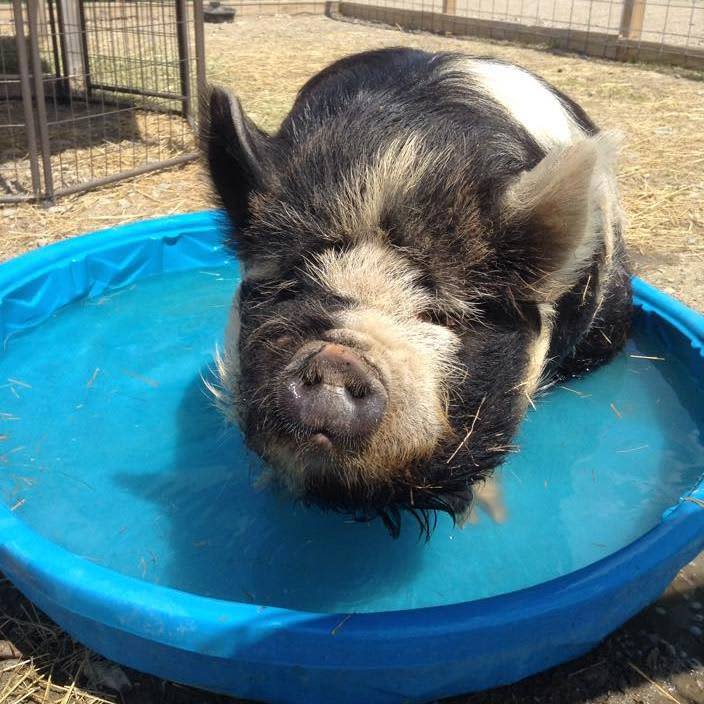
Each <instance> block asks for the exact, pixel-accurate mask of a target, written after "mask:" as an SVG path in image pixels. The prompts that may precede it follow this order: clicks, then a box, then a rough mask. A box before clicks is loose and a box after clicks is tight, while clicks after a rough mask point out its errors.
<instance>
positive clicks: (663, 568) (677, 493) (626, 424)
mask: <svg viewBox="0 0 704 704" xmlns="http://www.w3.org/2000/svg"><path fill="white" fill-rule="evenodd" d="M219 217H220V216H219V215H218V214H216V213H196V214H193V215H184V216H180V217H172V218H165V219H160V220H154V221H151V222H144V223H139V224H136V225H130V226H126V227H120V228H115V229H113V230H107V231H104V232H100V233H96V234H91V235H87V236H84V237H80V238H76V239H72V240H68V241H66V242H61V243H60V244H56V245H53V246H51V247H46V248H44V249H41V250H39V251H36V252H32V253H30V254H27V255H26V256H23V257H20V258H19V259H16V260H14V261H11V262H8V263H6V264H3V265H2V266H0V329H1V332H2V340H3V348H2V354H1V356H0V569H2V571H4V572H5V574H6V575H7V576H8V577H9V578H10V579H11V580H12V581H13V582H14V583H15V584H16V585H17V587H19V589H20V590H21V591H22V592H24V594H26V595H27V597H29V598H30V599H31V600H33V601H34V602H35V603H36V604H37V605H38V606H39V607H40V608H41V609H43V610H44V611H45V612H46V613H47V614H49V616H51V617H52V618H53V619H54V620H55V621H56V622H57V623H59V624H60V625H61V626H62V627H63V628H64V629H65V630H66V631H68V632H69V633H70V634H71V635H72V636H74V637H75V638H76V639H77V640H79V641H81V642H83V643H85V644H86V645H88V646H90V647H91V648H94V649H95V650H96V651H98V652H100V653H102V654H104V655H106V656H107V657H109V658H112V659H113V660H116V661H117V662H120V663H123V664H125V665H129V666H131V667H134V668H136V669H138V670H143V671H146V672H150V673H153V674H155V675H159V676H161V677H164V678H169V679H173V680H176V681H179V682H183V683H187V684H190V685H195V686H199V687H203V688H206V689H210V690H215V691H219V692H224V693H228V694H232V695H236V696H239V697H246V698H252V699H257V700H264V701H271V702H307V703H311V702H312V703H315V702H339V703H340V704H342V703H344V702H365V703H373V702H420V701H428V700H432V699H437V698H440V697H444V696H449V695H453V694H459V693H463V692H470V691H473V690H479V689H484V688H489V687H494V686H496V685H501V684H506V683H510V682H513V681H516V680H518V679H520V678H522V677H525V676H527V675H530V674H531V673H534V672H537V671H539V670H542V669H545V668H548V667H550V666H552V665H555V664H557V663H560V662H563V661H565V660H568V659H570V658H575V657H577V656H579V655H581V654H582V653H584V652H586V651H587V650H589V649H590V648H592V647H593V646H595V645H596V644H597V643H598V642H599V641H600V640H601V639H602V638H604V637H605V636H606V635H607V634H608V633H610V632H611V631H613V630H614V629H615V628H617V627H618V626H620V625H621V624H622V623H623V622H624V621H626V620H627V619H628V618H630V617H631V616H632V615H633V614H635V613H636V612H637V611H639V610H640V609H642V608H643V607H644V606H646V605H647V604H648V603H650V602H652V601H653V600H654V599H655V598H656V597H657V596H658V595H659V594H660V593H661V592H662V590H663V589H664V588H665V587H666V586H667V584H668V582H669V581H670V580H671V579H672V578H673V577H674V575H675V573H676V572H677V570H678V569H679V568H680V567H682V566H683V565H684V564H686V563H687V562H688V561H689V560H691V559H692V558H693V557H694V556H695V555H696V554H697V553H698V552H699V551H700V550H701V549H702V548H703V547H704V486H703V485H702V483H701V479H702V471H703V468H704V357H703V353H702V346H703V341H704V319H703V318H702V316H700V315H698V314H696V313H694V312H692V311H691V310H688V309H687V308H685V307H684V306H682V305H681V304H679V303H677V302H676V301H674V300H672V299H670V298H668V297H667V296H665V295H663V294H662V293H659V292H658V291H656V290H655V289H653V288H651V287H650V286H648V285H647V284H645V283H643V282H641V281H638V280H636V281H635V282H634V290H635V300H636V304H637V309H638V312H637V315H636V320H635V326H634V334H633V338H632V340H631V341H630V342H629V345H628V347H627V349H626V350H625V351H624V352H623V353H622V354H621V355H620V356H619V357H618V358H617V359H616V360H614V361H613V362H612V363H611V364H609V365H608V366H606V367H604V368H602V369H599V370H597V371H596V372H594V373H592V374H590V375H588V376H586V377H585V378H583V379H579V380H574V381H572V382H570V383H566V384H564V385H562V386H560V387H558V388H555V389H553V390H552V391H551V392H550V393H549V394H547V395H545V396H544V397H543V398H542V399H540V402H539V403H538V407H537V410H535V411H531V412H530V413H529V414H528V416H527V417H526V419H525V421H524V423H523V426H522V429H521V432H520V436H519V438H518V441H517V442H518V445H520V448H521V450H520V452H517V453H515V454H513V455H512V456H511V459H510V460H509V461H508V462H507V463H506V464H505V465H504V466H503V467H502V469H501V470H500V472H499V476H500V481H501V483H502V485H503V490H504V494H505V498H506V504H507V509H508V520H507V521H506V523H504V524H502V525H497V524H494V523H493V522H492V521H490V520H489V519H488V518H487V517H486V516H480V520H479V522H478V523H477V524H476V525H471V526H468V527H466V528H465V529H464V530H460V529H457V528H454V527H453V526H452V524H451V522H450V521H449V520H448V519H447V518H446V517H445V516H439V517H438V524H437V528H436V530H435V532H434V534H433V536H432V538H431V540H430V541H429V542H427V543H426V542H425V541H423V540H419V538H418V534H417V530H416V528H415V527H414V524H413V521H412V520H407V521H405V522H404V525H403V527H402V533H401V537H400V538H399V539H398V540H392V539H391V538H390V537H389V536H388V534H387V533H386V531H385V529H384V528H383V526H382V525H381V524H380V522H378V521H377V522H371V523H365V524H363V523H354V522H352V521H349V520H346V519H345V518H344V517H343V516H340V515H337V514H330V513H325V512H321V511H320V510H317V509H313V508H306V507H305V506H301V505H298V504H296V503H295V502H293V501H292V500H291V499H290V498H289V497H287V496H285V495H281V494H280V493H279V492H278V491H277V490H276V489H275V488H274V487H272V486H269V485H267V484H266V483H265V482H264V481H262V475H261V473H260V472H259V469H260V465H259V461H258V460H257V458H255V457H253V456H252V455H250V454H249V453H248V452H247V450H246V449H245V447H244V446H243V443H242V440H241V438H240V436H239V433H238V432H237V430H235V429H234V428H231V427H227V426H226V425H225V423H224V422H223V420H222V419H221V417H220V415H219V414H218V412H217V411H216V409H215V407H214V405H213V404H212V401H211V399H210V398H209V397H208V395H207V393H206V392H205V390H204V386H203V381H202V377H203V376H207V374H208V373H209V367H210V365H211V364H212V355H213V350H214V348H215V345H216V344H217V343H218V342H219V341H220V340H221V336H222V332H223V330H224V327H225V321H226V319H227V314H228V308H229V304H230V300H231V297H232V295H233V293H234V290H235V287H236V284H237V279H238V275H239V274H238V267H237V265H236V262H234V261H232V260H231V259H230V258H229V257H228V256H227V254H226V252H225V250H224V249H223V246H222V242H221V238H222V222H221V221H220V220H219Z"/></svg>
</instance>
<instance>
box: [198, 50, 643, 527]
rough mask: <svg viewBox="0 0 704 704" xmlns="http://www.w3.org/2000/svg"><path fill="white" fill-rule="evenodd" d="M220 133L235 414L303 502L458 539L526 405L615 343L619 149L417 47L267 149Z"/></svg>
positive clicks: (388, 60) (225, 109) (226, 103)
mask: <svg viewBox="0 0 704 704" xmlns="http://www.w3.org/2000/svg"><path fill="white" fill-rule="evenodd" d="M209 111H210V119H209V124H208V125H206V127H205V128H204V130H203V133H202V141H203V147H204V150H205V153H206V156H207V161H208V164H209V168H210V173H211V177H212V181H213V184H214V186H215V189H216V191H217V194H218V195H219V198H220V201H221V203H222V205H223V206H224V208H225V209H226V211H227V213H228V215H229V218H230V219H231V222H232V234H231V240H230V242H231V246H232V248H233V249H234V251H236V253H237V256H238V257H239V259H240V261H241V264H242V272H243V274H242V283H241V286H240V288H239V290H238V292H237V295H236V297H235V301H234V305H233V308H232V313H231V318H230V323H229V327H228V330H227V336H226V344H225V348H224V351H223V353H222V355H221V356H220V358H219V360H218V371H219V376H220V385H219V388H218V389H217V393H218V396H219V399H220V403H221V404H222V405H223V407H224V408H225V410H226V413H227V414H228V416H229V417H231V418H232V420H233V421H235V422H236V423H238V424H239V425H240V427H241V428H242V430H243V432H244V434H245V436H246V439H247V442H248V444H249V445H250V447H251V448H252V449H253V450H255V451H256V452H257V453H258V454H260V455H261V456H262V457H263V458H264V459H265V460H266V461H267V462H268V463H269V464H270V465H271V467H272V468H273V471H274V474H275V476H277V477H278V478H279V479H280V480H281V481H282V482H283V484H284V485H285V486H286V487H288V488H289V489H290V490H291V492H293V494H295V495H296V496H298V497H300V498H302V499H303V500H304V501H306V502H310V503H314V504H318V505H321V506H324V507H330V508H334V509H337V510H340V511H344V512H349V513H352V514H354V515H356V516H357V517H360V518H369V517H373V516H380V517H381V518H382V519H383V520H384V522H385V523H386V525H387V526H388V527H389V529H390V531H391V532H392V534H398V531H399V527H400V521H401V515H402V510H404V509H405V510H407V511H410V512H412V513H413V514H414V515H415V517H416V518H417V519H418V520H419V521H420V523H421V526H422V527H423V528H424V529H426V530H429V528H430V525H431V523H432V520H431V517H432V516H433V515H434V514H433V511H435V510H440V511H446V512H448V513H449V514H451V515H452V516H453V517H454V518H456V519H464V518H466V516H467V515H468V510H469V508H470V506H471V503H472V500H473V497H474V495H475V494H476V491H477V488H478V487H480V486H481V485H482V482H484V480H485V479H486V478H487V477H488V476H489V475H490V474H491V471H492V470H493V469H494V468H495V467H496V466H497V465H499V464H500V463H501V462H502V460H503V458H504V457H505V455H506V453H507V452H508V451H510V450H511V449H512V447H513V446H512V439H513V436H514V433H515V432H516V429H517V427H518V425H519V423H520V421H521V419H522V418H523V416H524V414H525V412H526V409H527V407H528V406H529V405H531V404H532V399H533V397H534V396H535V395H536V394H537V393H538V392H539V391H540V390H541V389H543V388H544V387H546V386H547V385H549V383H551V381H554V380H555V379H558V378H561V377H566V376H570V375H575V374H581V373H583V372H585V371H587V370H589V369H592V368H594V367H596V366H598V365H600V364H602V363H603V362H605V361H607V360H608V359H609V358H611V357H612V356H613V355H614V354H615V353H616V352H617V351H618V350H619V349H620V348H621V347H622V345H623V344H624V341H625V339H626V336H627V334H628V327H629V319H630V314H631V304H630V279H629V274H628V270H627V266H626V263H625V253H624V244H623V238H622V215H621V211H620V207H619V199H618V192H617V186H616V178H615V153H616V150H617V141H618V140H617V139H615V137H614V136H613V135H612V134H610V133H604V132H600V131H599V130H598V128H597V127H596V126H595V125H594V123H593V122H592V121H591V120H590V118H589V117H588V116H587V115H586V114H585V112H584V110H582V109H581V108H580V107H579V106H578V105H577V104H576V103H574V102H573V101H572V100H570V99H569V98H568V97H567V96H565V95H564V94H562V93H561V92H560V91H558V90H557V89H555V88H553V87H552V86H550V85H549V84H548V83H546V82H545V81H543V80H541V79H540V78H538V77H536V76H534V75H533V74H531V73H529V72H528V71H526V70H524V69H522V68H519V67H518V66H513V65H510V64H507V63H502V62H500V61H497V60H495V59H484V58H473V57H469V56H463V55H460V54H451V53H442V54H431V53H426V52H423V51H417V50H414V49H405V48H397V49H384V50H379V51H372V52H368V53H363V54H358V55H355V56H350V57H347V58H345V59H342V60H340V61H338V62H336V63H334V64H332V65H331V66H329V67H328V68H326V69H325V70H324V71H322V72H321V73H319V74H317V75H316V76H314V77H313V78H311V79H310V80H309V81H308V83H306V84H305V85H304V86H303V88H302V89H301V90H300V92H299V94H298V97H297V98H296V101H295V103H294V105H293V108H292V109H291V112H290V113H289V114H288V116H287V117H286V118H285V119H284V121H283V123H282V125H281V127H280V129H279V131H278V132H277V133H276V134H273V135H268V134H265V133H264V132H262V131H261V130H259V129H258V128H257V127H256V126H255V125H254V124H253V123H252V122H251V121H250V120H249V119H248V118H247V117H246V115H245V114H244V113H243V111H242V108H241V106H240V103H239V101H238V100H237V99H236V98H235V97H233V96H231V95H229V94H228V93H226V92H224V91H222V90H219V89H213V90H212V91H211V93H210V98H209Z"/></svg>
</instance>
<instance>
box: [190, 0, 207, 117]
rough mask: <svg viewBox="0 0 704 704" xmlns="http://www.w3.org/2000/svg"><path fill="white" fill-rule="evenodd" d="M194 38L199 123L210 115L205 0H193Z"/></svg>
mask: <svg viewBox="0 0 704 704" xmlns="http://www.w3.org/2000/svg"><path fill="white" fill-rule="evenodd" d="M193 40H194V44H195V52H196V92H197V94H198V124H199V126H201V125H204V124H205V120H206V119H207V117H208V102H207V100H206V97H207V93H208V91H207V85H206V77H205V37H204V32H203V0H193Z"/></svg>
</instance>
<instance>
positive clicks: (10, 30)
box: [0, 0, 205, 202]
mask: <svg viewBox="0 0 704 704" xmlns="http://www.w3.org/2000/svg"><path fill="white" fill-rule="evenodd" d="M203 53H204V52H203V34H202V5H201V2H200V0H195V2H188V3H187V2H186V0H171V1H170V2H169V1H168V0H139V1H137V2H130V1H128V0H94V1H92V2H91V1H85V2H84V0H12V3H8V2H5V3H3V2H1V0H0V202H15V201H21V200H30V199H48V200H51V199H53V198H54V197H56V196H59V195H63V194H68V193H72V192H75V191H79V190H84V189H86V188H90V187H92V186H95V185H100V184H104V183H109V182H111V181H114V180H117V179H121V178H125V177H128V176H132V175H135V174H138V173H143V172H145V171H149V170H153V169H157V168H163V167H166V166H170V165H175V164H178V163H181V162H184V161H187V160H190V159H193V158H195V156H196V152H195V138H194V130H193V128H194V126H195V122H196V119H197V93H198V91H197V86H198V85H199V84H202V83H203V81H204V75H205V74H204V59H203Z"/></svg>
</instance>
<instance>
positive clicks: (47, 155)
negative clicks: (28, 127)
mask: <svg viewBox="0 0 704 704" xmlns="http://www.w3.org/2000/svg"><path fill="white" fill-rule="evenodd" d="M27 23H28V24H29V49H30V54H31V60H32V73H33V76H32V78H33V79H34V98H35V102H36V111H37V126H38V128H39V147H40V149H41V152H42V167H43V170H44V193H43V194H42V195H43V197H44V198H45V200H47V201H53V200H54V176H53V173H52V169H51V145H50V143H49V123H48V121H47V116H46V101H45V98H44V72H43V70H42V58H41V55H40V53H39V0H27Z"/></svg>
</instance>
